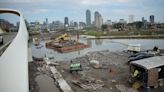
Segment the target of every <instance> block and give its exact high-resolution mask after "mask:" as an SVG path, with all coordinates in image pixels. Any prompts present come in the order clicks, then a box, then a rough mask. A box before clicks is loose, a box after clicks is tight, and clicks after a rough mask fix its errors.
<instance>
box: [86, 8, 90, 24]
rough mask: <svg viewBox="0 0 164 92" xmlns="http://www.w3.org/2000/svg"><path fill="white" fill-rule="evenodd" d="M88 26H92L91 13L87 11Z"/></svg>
mask: <svg viewBox="0 0 164 92" xmlns="http://www.w3.org/2000/svg"><path fill="white" fill-rule="evenodd" d="M86 25H87V26H90V25H91V11H90V10H86Z"/></svg>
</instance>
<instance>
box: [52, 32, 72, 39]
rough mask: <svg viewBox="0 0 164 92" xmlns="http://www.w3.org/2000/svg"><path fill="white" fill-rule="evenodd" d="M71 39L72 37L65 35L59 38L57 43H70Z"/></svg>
mask: <svg viewBox="0 0 164 92" xmlns="http://www.w3.org/2000/svg"><path fill="white" fill-rule="evenodd" d="M70 39H71V37H70V35H69V34H67V33H65V34H63V35H61V36H59V37H57V38H56V39H55V40H56V41H69V40H70Z"/></svg>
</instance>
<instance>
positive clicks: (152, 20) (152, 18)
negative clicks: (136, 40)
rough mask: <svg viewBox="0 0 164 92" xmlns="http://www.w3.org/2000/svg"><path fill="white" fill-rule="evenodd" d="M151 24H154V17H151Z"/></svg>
mask: <svg viewBox="0 0 164 92" xmlns="http://www.w3.org/2000/svg"><path fill="white" fill-rule="evenodd" d="M150 23H154V15H150Z"/></svg>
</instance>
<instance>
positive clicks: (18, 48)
mask: <svg viewBox="0 0 164 92" xmlns="http://www.w3.org/2000/svg"><path fill="white" fill-rule="evenodd" d="M0 13H10V14H16V15H18V16H20V24H19V29H18V33H17V35H16V37H15V38H14V39H13V41H12V42H11V43H10V45H9V46H8V47H7V49H6V50H5V51H4V53H3V54H2V55H1V57H0V92H29V83H28V32H27V28H26V25H25V21H24V18H23V15H22V13H21V12H20V11H18V10H13V9H2V8H0Z"/></svg>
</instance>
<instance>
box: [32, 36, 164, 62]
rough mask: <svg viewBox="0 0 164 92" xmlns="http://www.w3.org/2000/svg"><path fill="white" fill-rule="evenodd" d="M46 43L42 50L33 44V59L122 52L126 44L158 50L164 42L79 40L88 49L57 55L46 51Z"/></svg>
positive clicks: (152, 40)
mask: <svg viewBox="0 0 164 92" xmlns="http://www.w3.org/2000/svg"><path fill="white" fill-rule="evenodd" d="M45 42H46V41H41V44H42V45H43V47H42V48H40V49H37V48H36V47H35V46H34V45H33V44H31V47H32V54H33V56H35V57H45V56H47V57H54V58H55V60H57V61H62V60H68V59H69V60H70V59H73V58H76V57H81V56H83V55H85V54H87V53H88V52H93V51H102V50H109V51H123V50H126V49H127V44H141V46H142V49H143V50H146V49H152V48H153V47H154V46H158V47H159V48H160V49H164V40H163V39H85V38H81V39H80V42H83V43H86V44H88V45H90V46H91V47H90V48H87V49H83V50H79V51H75V52H69V53H58V52H56V51H54V50H52V49H47V48H46V47H45Z"/></svg>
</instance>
